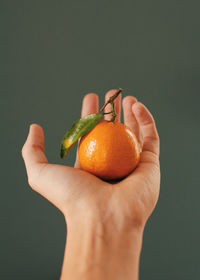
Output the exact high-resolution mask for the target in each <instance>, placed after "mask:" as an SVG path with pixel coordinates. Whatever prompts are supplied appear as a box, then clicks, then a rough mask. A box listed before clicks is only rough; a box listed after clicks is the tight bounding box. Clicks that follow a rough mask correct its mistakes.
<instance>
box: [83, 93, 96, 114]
mask: <svg viewBox="0 0 200 280" xmlns="http://www.w3.org/2000/svg"><path fill="white" fill-rule="evenodd" d="M98 110H99V98H98V95H97V94H95V93H88V94H86V95H85V96H84V98H83V102H82V110H81V117H85V116H87V115H89V114H95V113H97V112H98Z"/></svg>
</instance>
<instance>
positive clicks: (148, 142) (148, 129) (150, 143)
mask: <svg viewBox="0 0 200 280" xmlns="http://www.w3.org/2000/svg"><path fill="white" fill-rule="evenodd" d="M132 110H133V113H134V114H135V117H136V119H137V121H138V124H139V126H140V128H141V131H142V134H143V147H142V152H151V153H153V154H154V155H156V156H157V157H159V153H160V139H159V135H158V132H157V129H156V124H155V121H154V118H153V116H152V115H151V113H150V112H149V110H148V109H147V108H146V106H145V105H144V104H142V103H141V102H136V103H134V104H133V106H132Z"/></svg>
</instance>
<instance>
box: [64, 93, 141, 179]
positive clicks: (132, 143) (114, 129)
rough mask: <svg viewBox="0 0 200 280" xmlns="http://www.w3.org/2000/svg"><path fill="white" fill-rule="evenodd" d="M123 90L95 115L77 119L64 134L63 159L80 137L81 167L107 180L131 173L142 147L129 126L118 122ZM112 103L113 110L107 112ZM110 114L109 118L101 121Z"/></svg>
mask: <svg viewBox="0 0 200 280" xmlns="http://www.w3.org/2000/svg"><path fill="white" fill-rule="evenodd" d="M121 92H122V89H121V88H120V89H118V90H117V91H116V93H115V94H114V95H113V96H111V97H110V98H109V99H108V100H107V102H105V104H104V105H103V106H102V107H101V109H100V111H99V112H98V113H96V114H90V115H87V116H85V117H83V118H81V119H79V120H77V121H76V122H75V123H74V124H73V125H72V126H71V127H70V128H69V129H68V131H67V132H66V133H65V135H64V137H63V139H62V142H61V149H60V157H61V158H62V159H63V158H64V157H65V156H66V155H67V153H68V152H69V150H70V149H71V148H72V147H73V145H74V144H75V143H76V142H77V141H78V140H79V138H81V139H80V143H79V147H78V155H79V161H80V165H81V167H82V169H84V170H86V171H88V172H90V173H92V174H94V175H96V176H97V177H100V178H102V179H105V180H116V179H121V178H123V177H126V176H127V175H129V174H130V173H131V172H132V171H133V170H134V169H135V168H136V167H137V165H138V163H139V160H140V146H139V143H138V140H137V137H136V135H135V134H134V132H133V131H132V130H131V129H130V128H128V127H127V126H126V125H124V124H122V123H120V122H115V118H116V111H115V103H114V100H115V99H116V98H117V97H118V95H119V94H120V93H121ZM108 104H110V105H111V111H110V112H104V109H105V107H106V106H107V105H108ZM105 114H111V115H112V118H111V120H110V121H107V120H101V119H102V117H103V116H104V115H105Z"/></svg>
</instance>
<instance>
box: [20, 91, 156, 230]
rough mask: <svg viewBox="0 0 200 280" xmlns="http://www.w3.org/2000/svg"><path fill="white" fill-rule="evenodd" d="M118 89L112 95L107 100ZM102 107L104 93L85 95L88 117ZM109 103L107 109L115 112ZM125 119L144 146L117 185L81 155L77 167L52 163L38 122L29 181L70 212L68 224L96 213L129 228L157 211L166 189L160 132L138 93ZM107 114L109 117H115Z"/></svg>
mask: <svg viewBox="0 0 200 280" xmlns="http://www.w3.org/2000/svg"><path fill="white" fill-rule="evenodd" d="M115 92H116V90H110V91H108V92H107V94H106V97H105V98H106V100H107V99H108V98H109V97H110V96H112V95H113V94H114V93H115ZM115 108H116V113H117V118H116V121H120V114H121V112H120V111H121V95H119V96H118V97H117V99H116V100H115ZM98 110H99V104H98V96H97V95H96V94H94V93H90V94H87V95H86V96H85V97H84V99H83V104H82V116H85V115H88V114H92V113H96V112H98ZM109 110H110V108H109V105H108V106H107V107H106V110H105V111H109ZM123 113H124V123H125V125H127V126H128V127H129V128H130V129H132V130H133V131H134V133H135V134H136V136H137V138H138V140H139V142H140V145H141V151H142V152H141V160H140V163H139V165H138V167H137V168H136V169H135V170H134V171H133V172H132V173H131V174H130V175H129V176H128V177H126V178H125V179H123V180H121V181H120V182H117V183H114V184H113V183H109V182H105V181H103V180H101V179H99V178H97V177H96V176H94V175H92V174H90V173H88V172H86V171H83V170H81V167H80V163H79V160H78V156H77V158H76V162H75V165H74V167H69V166H64V165H57V164H50V163H48V160H47V158H46V156H45V153H44V133H43V129H42V128H41V126H39V125H37V124H32V125H31V126H30V131H29V135H28V138H27V140H26V142H25V144H24V146H23V148H22V155H23V158H24V161H25V165H26V170H27V175H28V182H29V185H30V186H31V187H32V188H33V189H34V190H35V191H37V192H38V193H40V194H41V195H43V196H44V197H45V198H46V199H48V200H49V201H51V202H52V203H53V204H54V205H55V206H56V207H57V208H59V209H60V210H61V211H62V212H63V214H64V215H65V217H66V219H67V222H68V224H69V225H70V222H71V221H72V220H74V219H76V220H77V221H82V220H83V219H84V217H85V216H87V214H88V215H90V213H96V214H95V215H98V218H100V219H101V220H109V221H110V222H111V223H113V224H116V222H117V224H120V223H122V224H124V223H126V224H127V226H130V225H131V226H132V225H134V226H141V225H142V226H143V225H144V224H145V223H146V221H147V219H148V217H149V215H150V214H151V212H152V210H153V209H154V207H155V205H156V202H157V199H158V195H159V188H160V164H159V150H160V147H159V145H160V143H159V136H158V133H157V129H156V125H155V121H154V119H153V117H152V115H151V114H150V112H149V111H148V109H147V108H146V107H145V106H144V105H143V104H142V103H140V102H138V101H137V99H136V98H135V97H133V96H127V97H125V98H124V99H123ZM109 118H110V116H109V115H105V119H109Z"/></svg>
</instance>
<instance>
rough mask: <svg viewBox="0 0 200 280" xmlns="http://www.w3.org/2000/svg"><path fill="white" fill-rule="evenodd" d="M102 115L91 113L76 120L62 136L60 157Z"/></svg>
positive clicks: (64, 154)
mask: <svg viewBox="0 0 200 280" xmlns="http://www.w3.org/2000/svg"><path fill="white" fill-rule="evenodd" d="M102 116H103V113H97V114H91V115H87V116H85V117H83V118H81V119H79V120H78V121H76V122H75V123H74V124H73V125H72V127H71V128H70V129H69V130H68V131H67V132H66V134H65V135H64V137H63V140H62V143H61V150H60V157H61V158H64V157H65V156H66V154H67V153H68V152H69V150H70V149H71V148H72V146H73V145H74V144H75V143H76V142H77V141H78V139H79V138H80V137H82V136H83V135H85V134H86V133H88V132H89V131H90V130H91V129H92V128H94V127H95V125H96V124H97V123H98V122H99V121H100V119H101V117H102Z"/></svg>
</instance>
